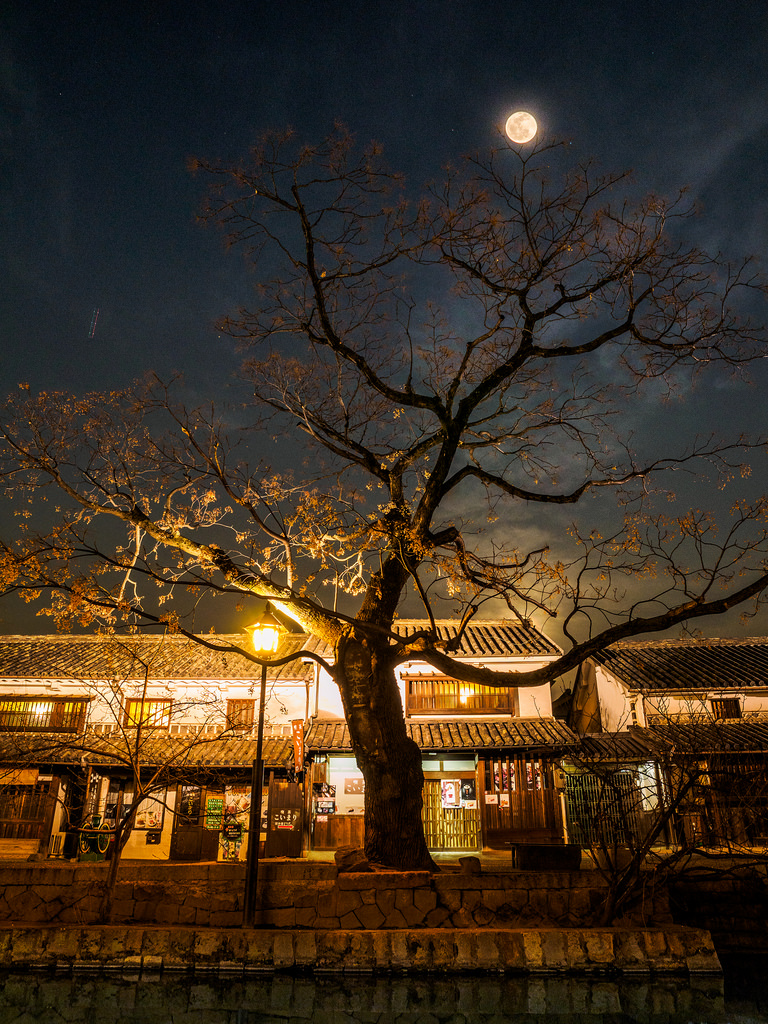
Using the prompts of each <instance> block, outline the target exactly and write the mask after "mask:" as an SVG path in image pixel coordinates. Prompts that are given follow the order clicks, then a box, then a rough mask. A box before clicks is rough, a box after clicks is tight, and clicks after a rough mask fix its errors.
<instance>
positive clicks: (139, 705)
mask: <svg viewBox="0 0 768 1024" xmlns="http://www.w3.org/2000/svg"><path fill="white" fill-rule="evenodd" d="M172 705H173V701H171V700H127V701H126V702H125V718H124V720H123V725H124V726H125V727H126V728H129V729H135V728H136V726H138V725H142V726H143V727H144V728H146V729H167V728H168V726H169V725H170V724H171V706H172Z"/></svg>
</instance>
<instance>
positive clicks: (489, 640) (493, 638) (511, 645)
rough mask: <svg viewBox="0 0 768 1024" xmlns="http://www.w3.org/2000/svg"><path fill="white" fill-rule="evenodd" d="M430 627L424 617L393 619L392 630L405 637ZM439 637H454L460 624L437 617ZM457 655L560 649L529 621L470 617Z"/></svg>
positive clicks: (530, 654)
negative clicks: (470, 619) (471, 618)
mask: <svg viewBox="0 0 768 1024" xmlns="http://www.w3.org/2000/svg"><path fill="white" fill-rule="evenodd" d="M430 628H431V624H430V623H429V622H428V621H427V620H426V619H396V620H395V622H394V624H393V626H392V629H393V632H395V633H397V635H398V636H402V637H408V636H411V635H412V634H414V633H417V632H419V631H420V630H427V629H430ZM435 631H436V633H437V637H438V640H440V641H442V642H447V641H449V640H455V638H456V637H457V636H458V633H459V624H458V623H457V622H456V621H455V620H454V619H437V620H436V621H435ZM451 653H452V655H453V656H454V657H457V658H472V659H482V658H500V659H503V658H507V659H510V658H556V657H558V656H559V655H560V654H562V651H561V650H560V648H559V647H558V646H557V644H555V643H553V642H552V641H551V640H550V639H549V637H547V636H545V635H544V634H543V633H540V632H539V630H538V629H536V627H535V626H534V625H533V624H532V623H530V622H520V621H518V620H515V619H473V620H472V621H471V622H470V623H469V624H468V625H467V627H466V629H465V631H464V633H463V634H462V638H461V643H460V644H459V647H458V648H457V650H455V651H452V652H451Z"/></svg>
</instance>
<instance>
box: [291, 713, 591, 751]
mask: <svg viewBox="0 0 768 1024" xmlns="http://www.w3.org/2000/svg"><path fill="white" fill-rule="evenodd" d="M406 728H407V730H408V735H409V736H410V737H411V738H412V739H413V740H414V741H415V743H416V744H417V745H418V746H419V748H420V749H421V750H422V751H424V752H425V753H428V752H430V751H452V752H465V753H470V752H478V753H480V752H483V751H497V752H501V751H512V750H542V751H544V750H547V751H554V750H564V749H565V748H567V747H570V746H572V745H575V744H577V743H578V738H577V737H576V735H575V733H573V732H571V730H570V729H569V728H568V726H567V725H565V724H564V723H563V722H560V721H557V720H556V719H554V718H524V719H512V720H510V719H503V720H498V721H483V722H480V721H477V722H466V721H451V722H435V721H429V722H408V723H406ZM305 745H306V748H307V750H311V751H316V752H318V753H351V752H352V743H351V740H350V737H349V730H348V728H347V726H346V724H345V723H344V722H341V721H339V722H336V721H315V722H313V724H312V726H311V728H310V729H309V730H308V732H307V735H306V738H305Z"/></svg>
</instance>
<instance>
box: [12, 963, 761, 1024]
mask: <svg viewBox="0 0 768 1024" xmlns="http://www.w3.org/2000/svg"><path fill="white" fill-rule="evenodd" d="M0 985H1V986H2V989H1V991H0V1024H65V1022H66V1024H81V1022H85V1021H87V1022H88V1024H96V1022H97V1021H104V1020H107V1021H109V1022H110V1024H128V1022H130V1024H310V1022H311V1024H503V1022H506V1021H514V1022H516V1024H534V1022H537V1024H538V1022H544V1021H547V1022H552V1021H555V1022H557V1024H576V1022H582V1021H583V1022H587V1021H588V1022H589V1024H601V1022H605V1024H609V1022H610V1024H619V1022H624V1021H633V1022H638V1024H644V1022H648V1024H672V1022H677V1021H679V1022H689V1021H699V1022H709V1024H725V1022H726V1021H736V1020H738V1021H739V1022H740V1024H748V1022H758V1021H765V1020H766V1018H764V1017H761V1016H752V1015H750V1013H751V1010H750V1008H749V1007H748V1006H747V1005H746V1004H744V1003H742V1004H740V1006H739V1011H738V1015H737V1016H735V1017H734V1016H732V1015H730V1016H729V1012H728V1008H727V1007H726V1004H725V1003H724V996H723V983H722V981H721V980H720V979H719V978H702V979H700V980H696V981H693V982H691V983H688V982H687V981H683V980H681V979H680V978H667V979H660V978H655V979H652V980H651V979H645V980H642V981H641V980H637V981H614V980H609V979H592V980H585V979H581V978H553V977H540V978H537V977H534V978H532V977H527V978H494V977H489V976H487V975H484V976H473V977H469V978H467V977H461V978H451V979H436V978H401V977H377V978H370V977H359V976H355V977H346V978H343V979H339V978H338V977H334V978H330V977H329V978H328V979H318V978H315V979H313V978H310V977H293V976H289V975H276V976H269V977H253V978H249V979H243V978H242V977H239V978H237V979H227V978H222V977H201V976H200V975H196V976H194V977H190V976H181V975H168V974H165V975H154V976H149V977H146V976H145V977H142V978H140V979H136V978H134V979H129V978H123V977H113V976H110V975H108V974H100V975H82V974H78V975H75V976H72V975H44V974H15V975H6V976H4V977H0ZM752 1009H755V1007H754V1006H753V1007H752ZM745 1014H746V1015H745Z"/></svg>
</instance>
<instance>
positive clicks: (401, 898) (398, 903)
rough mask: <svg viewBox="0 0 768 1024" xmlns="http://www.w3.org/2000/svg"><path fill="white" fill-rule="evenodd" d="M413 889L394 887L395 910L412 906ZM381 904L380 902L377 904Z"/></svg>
mask: <svg viewBox="0 0 768 1024" xmlns="http://www.w3.org/2000/svg"><path fill="white" fill-rule="evenodd" d="M413 892H414V891H413V889H395V906H394V909H395V910H399V911H400V912H402V911H403V910H405V908H406V907H412V906H413ZM379 905H381V904H379Z"/></svg>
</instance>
